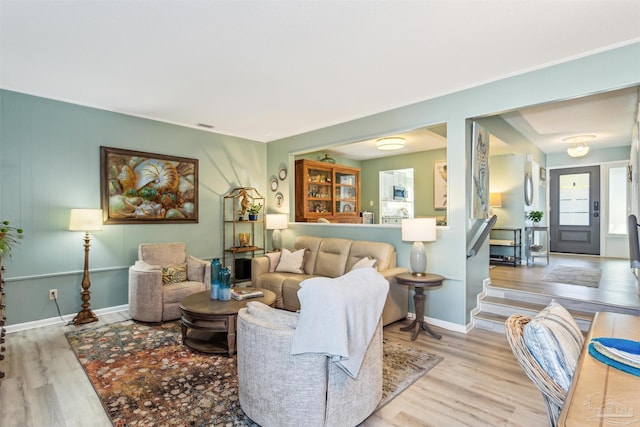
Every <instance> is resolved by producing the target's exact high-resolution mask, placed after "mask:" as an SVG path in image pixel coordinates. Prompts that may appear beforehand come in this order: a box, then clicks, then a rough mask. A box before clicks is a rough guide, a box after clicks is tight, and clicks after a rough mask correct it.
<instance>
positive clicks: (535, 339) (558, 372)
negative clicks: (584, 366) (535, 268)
mask: <svg viewBox="0 0 640 427" xmlns="http://www.w3.org/2000/svg"><path fill="white" fill-rule="evenodd" d="M523 336H524V343H525V345H526V346H527V349H528V350H529V351H530V352H531V354H532V355H533V357H534V358H535V359H536V361H537V362H538V364H539V365H540V367H541V368H542V369H543V370H544V371H545V372H546V373H547V374H548V375H549V376H550V377H551V378H553V379H554V380H555V382H556V383H557V384H558V385H559V386H560V387H561V388H562V389H563V390H565V391H568V390H569V386H570V385H571V380H572V378H573V374H574V372H575V370H576V366H577V364H578V358H579V357H580V350H581V349H582V344H583V342H584V336H583V335H582V332H581V331H580V328H579V327H578V324H577V323H576V321H575V320H574V319H573V317H571V314H569V312H568V311H567V310H566V309H565V308H564V307H563V306H561V305H560V304H558V303H557V302H556V301H555V300H554V301H551V303H550V304H549V305H548V306H547V307H545V308H544V309H543V310H542V311H540V313H538V314H537V315H536V316H535V317H534V318H533V319H531V321H530V322H529V323H528V324H527V325H526V326H525V327H524V332H523Z"/></svg>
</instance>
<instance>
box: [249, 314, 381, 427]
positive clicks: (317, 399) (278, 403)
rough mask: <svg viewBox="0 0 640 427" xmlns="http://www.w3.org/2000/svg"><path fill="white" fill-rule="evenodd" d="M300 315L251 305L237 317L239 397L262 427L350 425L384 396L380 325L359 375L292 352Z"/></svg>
mask: <svg viewBox="0 0 640 427" xmlns="http://www.w3.org/2000/svg"><path fill="white" fill-rule="evenodd" d="M298 320H299V314H298V313H294V312H288V311H285V310H278V309H276V308H272V307H269V306H267V305H264V304H262V303H260V302H256V301H252V302H249V303H248V304H247V307H246V308H243V309H241V310H240V312H239V313H238V329H237V337H238V360H237V364H238V393H239V398H240V406H241V407H242V410H243V411H244V412H245V413H246V414H247V416H248V417H249V418H251V419H252V420H253V421H254V422H256V423H258V424H259V425H261V426H263V427H276V426H277V427H287V426H292V427H293V426H295V427H297V426H310V427H315V426H331V427H340V426H345V427H347V426H348V427H351V426H355V425H358V424H359V423H361V422H362V421H364V420H365V419H366V418H367V417H368V416H369V415H370V414H372V413H373V411H375V409H376V407H377V405H378V403H379V402H380V398H381V397H382V354H383V352H382V322H381V321H380V322H378V326H377V328H376V329H375V332H374V334H373V338H372V339H371V341H370V342H369V345H368V347H367V349H366V353H365V355H364V359H363V362H362V365H361V367H360V370H359V372H358V374H357V377H356V378H355V379H354V378H351V377H350V376H349V375H347V374H346V373H345V371H344V370H343V369H342V368H340V367H339V366H338V365H337V364H336V363H334V362H332V360H331V359H330V358H329V357H327V356H326V355H324V354H319V353H305V354H296V355H292V354H291V349H292V341H293V335H294V331H295V329H296V326H297V325H298Z"/></svg>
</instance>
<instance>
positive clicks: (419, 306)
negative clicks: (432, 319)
mask: <svg viewBox="0 0 640 427" xmlns="http://www.w3.org/2000/svg"><path fill="white" fill-rule="evenodd" d="M413 306H414V307H415V312H416V318H415V320H414V321H413V322H411V324H410V325H409V326H405V327H402V328H400V330H401V331H410V330H412V329H413V328H415V330H414V331H413V334H412V335H411V341H415V340H416V338H418V334H419V333H420V330H422V329H424V330H425V331H427V332H428V333H429V335H431V336H432V337H434V338H436V339H440V338H442V335H439V334H437V333H435V332H434V331H433V330H432V329H431V328H430V327H429V324H428V323H427V322H426V321H425V320H424V288H422V287H418V286H416V287H415V293H414V294H413Z"/></svg>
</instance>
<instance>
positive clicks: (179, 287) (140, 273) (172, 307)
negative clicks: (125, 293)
mask: <svg viewBox="0 0 640 427" xmlns="http://www.w3.org/2000/svg"><path fill="white" fill-rule="evenodd" d="M186 248H187V247H186V244H185V243H180V242H179V243H152V244H141V245H140V246H138V261H136V263H135V264H134V265H133V266H131V267H129V314H130V315H131V318H132V319H134V320H139V321H141V322H166V321H168V320H175V319H179V318H180V307H179V305H180V301H182V299H183V298H184V297H186V296H189V295H191V294H193V293H196V292H202V291H205V290H208V289H209V287H210V286H211V265H210V264H209V263H208V262H206V261H203V260H201V259H198V258H196V257H194V256H191V255H189V256H188V255H187V253H186ZM183 264H186V265H187V281H186V282H181V283H171V284H163V283H162V267H168V266H179V265H183Z"/></svg>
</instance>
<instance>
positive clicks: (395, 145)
mask: <svg viewBox="0 0 640 427" xmlns="http://www.w3.org/2000/svg"><path fill="white" fill-rule="evenodd" d="M405 144H406V142H405V140H404V138H400V137H397V136H393V137H389V138H381V139H379V140H377V141H376V148H377V149H378V150H400V149H401V148H404V145H405Z"/></svg>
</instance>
